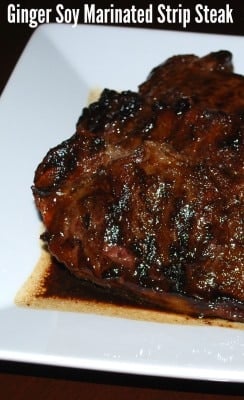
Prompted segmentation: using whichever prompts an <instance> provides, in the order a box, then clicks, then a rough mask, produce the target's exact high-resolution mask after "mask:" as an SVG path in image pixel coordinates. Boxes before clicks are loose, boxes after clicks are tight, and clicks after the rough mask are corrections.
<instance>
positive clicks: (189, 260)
mask: <svg viewBox="0 0 244 400" xmlns="http://www.w3.org/2000/svg"><path fill="white" fill-rule="evenodd" d="M193 71H194V74H193ZM193 75H194V76H193ZM191 76H193V79H192V80H191ZM186 77H187V82H186ZM197 77H198V79H197ZM203 82H205V84H204V86H203ZM207 82H208V84H207ZM208 85H209V86H208ZM213 87H214V91H213ZM243 89H244V78H243V77H241V76H239V75H235V74H234V73H233V72H232V64H231V55H230V53H228V52H224V51H221V52H218V53H212V54H210V55H207V56H206V57H203V58H198V57H196V56H187V55H186V56H177V57H173V58H172V59H170V60H168V61H167V62H166V63H164V64H162V65H161V66H159V67H157V68H156V69H154V70H153V71H152V73H151V74H150V76H149V78H148V80H147V81H146V82H145V83H143V84H142V85H141V86H140V89H139V91H138V93H134V92H131V91H124V92H121V93H117V92H116V91H113V90H107V89H105V90H104V91H103V92H102V94H101V96H100V99H99V100H98V101H97V102H95V103H93V104H91V105H90V106H89V107H88V108H85V109H84V110H83V113H82V115H81V117H80V119H79V121H78V123H77V129H76V132H75V134H74V135H73V136H72V137H71V138H69V139H68V140H66V141H64V142H63V143H61V144H60V145H58V146H57V147H55V148H53V149H51V150H50V151H49V152H48V153H47V155H46V156H45V158H44V159H43V161H42V162H41V164H40V165H39V166H38V168H37V170H36V173H35V178H34V185H33V188H32V189H33V194H34V197H35V202H36V205H37V208H38V209H39V211H40V213H41V216H42V219H43V222H44V225H45V227H46V232H45V233H44V234H43V236H42V238H43V240H44V241H45V242H46V243H47V245H48V248H49V250H50V253H51V254H52V255H53V256H54V257H56V258H57V259H58V260H59V261H60V262H61V263H64V264H65V265H66V266H67V268H68V269H69V270H70V271H71V272H72V273H73V274H74V275H76V276H77V277H78V278H81V279H85V280H89V281H91V282H93V283H94V284H96V285H99V286H103V287H107V288H109V289H110V290H111V292H119V293H120V294H121V293H122V294H123V295H124V296H125V297H127V296H129V297H130V298H133V299H135V301H138V302H142V303H148V304H152V305H155V306H157V307H160V308H162V310H168V311H172V312H178V313H185V314H188V315H193V316H197V317H219V318H225V319H229V320H233V321H241V322H244V252H243V239H244V235H243V232H244V230H243V216H244V206H243V188H244V184H243V183H244V181H243V167H244V162H243V144H244V143H243V138H244V90H243Z"/></svg>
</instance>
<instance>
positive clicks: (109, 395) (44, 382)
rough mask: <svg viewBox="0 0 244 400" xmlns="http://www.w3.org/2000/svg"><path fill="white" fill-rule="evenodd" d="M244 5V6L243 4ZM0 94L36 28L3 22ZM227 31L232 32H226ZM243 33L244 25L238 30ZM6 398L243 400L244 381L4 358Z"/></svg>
mask: <svg viewBox="0 0 244 400" xmlns="http://www.w3.org/2000/svg"><path fill="white" fill-rule="evenodd" d="M243 8H244V7H243ZM0 32H1V35H2V37H3V38H5V40H4V44H3V45H2V52H1V54H2V60H4V62H2V61H1V74H0V93H1V92H2V90H3V89H4V86H5V84H6V82H7V80H8V79H9V77H10V75H11V72H12V70H13V68H14V66H15V64H16V62H17V60H18V58H19V56H20V54H21V52H22V50H23V48H24V46H25V44H26V42H27V41H28V39H29V37H30V35H31V34H32V32H33V30H31V29H30V28H28V27H27V26H23V25H10V24H8V23H6V21H2V22H1V25H0ZM223 33H226V31H223ZM227 33H230V34H231V33H234V34H243V26H242V24H240V26H239V27H238V26H237V25H235V26H234V27H233V31H232V32H227ZM0 398H1V399H9V400H11V399H18V400H21V399H23V400H28V399H35V400H38V399H44V398H45V399H46V400H49V399H50V400H53V399H56V398H58V399H61V400H62V399H67V398H72V399H73V400H75V399H98V398H99V399H104V400H105V399H106V400H110V399H113V400H114V399H116V400H120V399H124V398H128V399H129V398H137V399H138V400H143V399H150V400H154V399H155V400H156V399H157V400H158V399H164V398H165V399H167V400H174V399H181V400H186V399H189V400H190V399H192V400H193V399H194V400H213V399H215V400H241V399H242V400H243V399H244V385H242V384H231V383H221V382H200V381H190V380H189V381H187V380H178V379H166V378H154V377H140V376H133V375H122V374H111V373H103V372H94V371H93V372H92V371H84V370H73V369H68V368H55V367H49V366H42V365H30V364H22V363H13V362H6V361H0Z"/></svg>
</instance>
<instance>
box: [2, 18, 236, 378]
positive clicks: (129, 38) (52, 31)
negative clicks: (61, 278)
mask: <svg viewBox="0 0 244 400" xmlns="http://www.w3.org/2000/svg"><path fill="white" fill-rule="evenodd" d="M243 45H244V38H243V37H234V36H224V35H207V34H193V33H189V32H188V33H187V32H186V33H179V32H178V33H177V32H167V31H160V30H145V29H135V28H130V29H128V28H117V27H99V26H78V27H77V28H72V27H71V26H69V25H55V24H54V25H46V26H45V25H44V26H42V27H41V28H39V29H37V31H36V32H35V33H34V35H33V36H32V38H31V40H30V42H29V43H28V45H27V47H26V49H25V51H24V52H23V54H22V56H21V58H20V60H19V62H18V64H17V67H16V68H15V70H14V72H13V74H12V77H11V79H10V81H9V82H8V84H7V87H6V89H5V91H4V93H3V95H2V97H1V103H0V104H1V106H0V135H1V147H0V174H1V177H0V178H1V188H2V191H1V229H0V235H1V236H0V246H1V251H0V257H1V262H0V277H1V278H0V358H1V359H4V360H13V361H23V362H32V363H44V364H49V365H58V366H67V367H78V368H88V369H97V370H103V371H114V372H125V373H136V374H147V375H155V376H169V377H179V378H192V379H210V380H212V379H213V380H224V381H232V382H244V330H238V329H236V330H234V329H227V328H218V327H207V326H182V325H174V324H158V323H150V322H143V321H133V320H126V319H122V318H112V317H105V316H97V315H93V314H78V313H72V312H58V311H46V310H31V309H24V308H23V309H22V308H18V307H16V306H15V305H14V301H13V299H14V296H15V294H16V291H17V290H18V289H19V288H20V286H21V285H22V284H23V282H24V281H25V280H26V278H27V277H28V275H29V274H30V273H31V271H32V270H33V267H34V266H35V264H36V261H37V259H38V257H39V243H38V236H39V228H40V226H39V225H40V222H39V219H38V216H37V212H36V210H35V207H34V204H33V198H32V194H31V190H30V186H31V184H32V180H33V174H34V170H35V168H36V166H37V164H38V163H39V162H40V160H41V159H42V157H43V156H44V155H45V154H46V152H47V150H48V149H49V148H50V147H52V146H54V145H56V144H58V143H59V142H60V141H61V140H63V139H66V138H67V137H69V136H70V135H71V134H72V133H73V132H74V129H75V124H76V121H77V119H78V116H79V115H80V113H81V109H82V108H83V106H85V104H86V101H87V96H88V92H89V90H90V89H92V88H96V87H100V88H103V87H108V88H111V89H118V90H122V89H131V90H135V89H136V88H137V85H138V84H139V83H141V82H143V81H144V80H145V78H146V77H147V75H148V73H149V71H150V70H151V69H152V67H154V66H156V65H157V64H159V63H161V62H162V61H163V60H165V59H166V58H167V57H169V56H172V55H174V54H183V53H195V54H197V55H204V54H206V53H208V52H210V51H217V50H220V49H228V50H230V51H232V53H233V55H234V64H235V67H236V71H237V72H239V73H242V74H243V73H244V56H243V48H244V46H243Z"/></svg>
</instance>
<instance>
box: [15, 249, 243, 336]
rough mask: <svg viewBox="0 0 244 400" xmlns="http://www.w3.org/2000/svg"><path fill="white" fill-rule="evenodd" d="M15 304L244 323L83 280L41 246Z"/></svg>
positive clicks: (146, 317)
mask: <svg viewBox="0 0 244 400" xmlns="http://www.w3.org/2000/svg"><path fill="white" fill-rule="evenodd" d="M15 303H16V305H18V306H22V307H23V306H24V307H30V308H35V309H37V308H39V309H51V310H59V311H73V312H82V313H90V314H99V315H106V316H113V317H120V318H127V319H133V320H143V321H150V322H159V323H174V324H188V325H211V326H221V327H227V328H238V329H244V324H241V323H236V322H230V321H225V320H220V319H197V318H193V317H190V316H187V315H181V314H179V315H178V314H174V313H169V312H164V311H162V310H161V309H159V308H157V307H155V306H152V305H148V304H144V303H143V304H142V303H139V302H137V301H136V300H134V299H131V298H129V297H128V298H125V297H124V294H123V295H120V294H119V293H112V294H111V293H110V291H109V290H108V289H105V288H101V287H98V286H96V285H94V284H92V283H89V282H86V281H82V280H80V279H77V278H76V277H75V276H73V275H72V274H71V273H70V272H69V270H68V269H67V268H66V267H65V266H63V265H62V264H60V263H58V262H57V260H55V259H53V258H51V257H50V254H49V253H48V252H47V251H46V250H44V249H43V250H42V254H41V257H40V260H39V262H38V264H37V266H36V268H35V269H34V271H33V273H32V274H31V276H30V277H29V278H28V279H27V281H26V282H25V284H24V285H23V286H22V288H21V289H20V290H19V292H18V293H17V295H16V298H15Z"/></svg>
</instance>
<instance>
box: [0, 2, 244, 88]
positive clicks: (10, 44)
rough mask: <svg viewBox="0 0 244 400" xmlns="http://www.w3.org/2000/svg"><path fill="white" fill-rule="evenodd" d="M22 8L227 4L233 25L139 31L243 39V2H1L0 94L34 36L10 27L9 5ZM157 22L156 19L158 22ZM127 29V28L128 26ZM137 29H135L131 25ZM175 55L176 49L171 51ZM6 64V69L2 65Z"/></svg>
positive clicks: (29, 31)
mask: <svg viewBox="0 0 244 400" xmlns="http://www.w3.org/2000/svg"><path fill="white" fill-rule="evenodd" d="M10 3H11V4H20V6H21V8H45V9H46V8H53V9H55V7H56V5H57V4H59V3H61V4H63V5H64V7H65V8H81V7H82V5H83V4H84V3H96V4H97V7H101V8H106V7H110V4H114V6H115V7H119V8H127V7H128V8H130V7H131V5H132V4H134V5H135V6H136V7H137V8H147V7H148V4H149V3H153V4H154V5H155V6H154V7H155V9H156V6H157V4H161V3H163V4H165V5H167V4H168V5H170V6H171V7H172V8H178V7H179V4H182V7H183V8H190V9H192V10H193V9H194V7H195V4H198V3H199V4H207V5H208V6H209V7H210V8H225V5H226V4H229V5H230V7H231V8H233V17H234V23H233V24H203V23H202V24H196V23H194V21H192V23H191V24H189V25H188V26H187V28H186V29H183V28H182V26H181V25H178V24H167V23H166V24H163V25H162V24H157V23H156V22H155V23H154V24H153V25H146V24H142V25H141V24H140V25H138V26H139V27H143V28H145V27H147V28H149V29H155V28H156V29H170V30H187V31H192V32H208V33H218V34H229V35H244V2H243V0H229V1H227V0H211V1H206V0H202V1H201V0H199V1H196V0H193V1H189V0H179V1H176V0H168V1H167V0H166V1H153V0H152V1H150V0H149V1H145V0H141V1H139V0H135V1H126V0H124V1H123V0H120V1H117V0H114V1H112V0H111V1H93V2H92V1H89V0H88V1H84V0H80V1H77V0H71V1H67V0H66V1H62V0H60V1H59V0H55V1H53V0H42V1H40V0H37V1H35V2H34V1H28V0H22V1H21V0H20V1H1V2H0V32H1V43H2V44H1V60H2V61H1V71H0V72H1V73H0V93H1V92H2V90H3V88H4V86H5V83H6V81H7V79H8V78H9V75H10V71H11V70H12V68H13V66H14V65H15V63H16V62H17V60H18V57H19V55H20V53H21V51H22V50H23V48H24V46H25V44H26V42H27V40H28V38H29V37H30V35H31V34H32V33H33V31H34V29H33V28H29V27H28V25H26V24H10V23H8V21H7V6H8V4H10ZM155 19H156V18H155ZM127 26H128V25H127ZM132 26H133V27H136V25H132ZM172 53H173V49H172ZM3 64H4V65H3Z"/></svg>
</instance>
